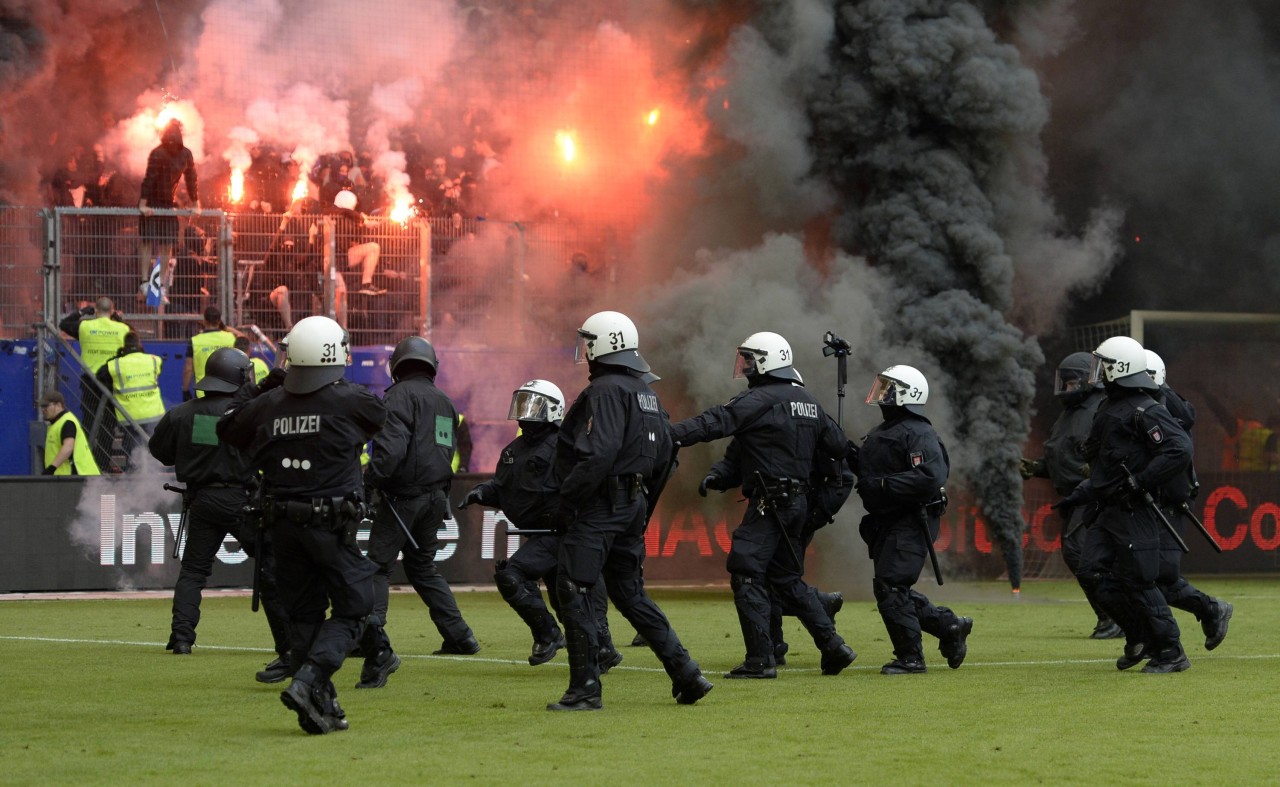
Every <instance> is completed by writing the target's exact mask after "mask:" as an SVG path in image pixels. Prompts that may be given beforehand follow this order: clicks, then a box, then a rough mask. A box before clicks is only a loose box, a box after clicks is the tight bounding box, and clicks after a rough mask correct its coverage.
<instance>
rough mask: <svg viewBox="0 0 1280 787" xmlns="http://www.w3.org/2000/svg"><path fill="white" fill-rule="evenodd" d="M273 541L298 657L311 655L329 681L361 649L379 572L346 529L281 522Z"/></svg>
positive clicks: (311, 659)
mask: <svg viewBox="0 0 1280 787" xmlns="http://www.w3.org/2000/svg"><path fill="white" fill-rule="evenodd" d="M272 536H273V538H272V544H273V546H274V547H275V550H276V571H277V576H276V581H277V583H278V585H279V589H280V598H281V600H282V601H283V602H284V606H285V610H286V611H287V612H288V614H289V620H290V622H291V623H292V624H293V631H294V648H293V652H294V654H295V655H296V654H306V657H305V661H309V662H311V663H313V664H315V665H316V668H317V670H318V671H319V672H320V673H321V674H322V677H324V678H325V679H326V680H327V679H328V678H329V677H330V676H332V675H333V673H335V672H337V671H338V669H339V668H340V667H341V666H342V662H343V660H344V659H346V657H347V654H348V653H350V652H351V651H352V649H354V648H355V645H356V642H357V639H358V638H359V636H360V630H361V627H362V626H363V625H364V622H365V619H366V618H368V617H369V614H370V613H371V612H373V575H374V574H375V573H377V570H378V567H377V566H376V565H374V564H373V562H372V561H370V560H368V559H366V558H365V556H364V555H362V554H360V550H359V549H357V548H356V546H355V545H354V544H349V543H346V541H345V539H344V536H343V533H342V529H341V526H330V525H325V526H324V527H312V526H310V525H305V526H304V525H297V524H294V523H293V522H289V521H284V522H277V524H276V525H275V529H274V531H273V533H272ZM331 605H332V611H331V613H330V614H329V617H328V618H327V619H326V618H325V612H326V610H328V609H329V608H330V606H331ZM302 661H303V659H299V662H300V663H301V662H302Z"/></svg>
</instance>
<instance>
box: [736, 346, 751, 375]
mask: <svg viewBox="0 0 1280 787" xmlns="http://www.w3.org/2000/svg"><path fill="white" fill-rule="evenodd" d="M755 373H756V356H755V353H753V352H751V351H750V350H738V354H737V356H736V357H735V358H734V360H733V379H735V380H741V379H743V378H745V377H746V376H747V375H749V374H755Z"/></svg>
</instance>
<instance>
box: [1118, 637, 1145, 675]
mask: <svg viewBox="0 0 1280 787" xmlns="http://www.w3.org/2000/svg"><path fill="white" fill-rule="evenodd" d="M1148 658H1150V654H1149V653H1147V644H1146V643H1145V642H1126V643H1124V654H1123V655H1122V656H1120V658H1118V659H1116V669H1118V670H1127V669H1129V668H1130V667H1135V666H1137V665H1139V664H1141V663H1142V662H1144V661H1146V660H1147V659H1148Z"/></svg>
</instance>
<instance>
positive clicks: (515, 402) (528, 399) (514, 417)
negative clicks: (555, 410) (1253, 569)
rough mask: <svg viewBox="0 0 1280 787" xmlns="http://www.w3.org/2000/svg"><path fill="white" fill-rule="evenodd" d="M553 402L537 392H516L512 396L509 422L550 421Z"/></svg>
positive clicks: (508, 416) (508, 414) (508, 415)
mask: <svg viewBox="0 0 1280 787" xmlns="http://www.w3.org/2000/svg"><path fill="white" fill-rule="evenodd" d="M551 405H552V402H551V400H550V399H548V398H547V397H546V396H543V395H542V394H540V393H537V392H535V391H516V392H515V393H513V394H512V395H511V410H510V412H508V413H507V420H508V421H550V420H551Z"/></svg>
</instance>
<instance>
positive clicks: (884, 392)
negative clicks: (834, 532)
mask: <svg viewBox="0 0 1280 787" xmlns="http://www.w3.org/2000/svg"><path fill="white" fill-rule="evenodd" d="M928 401H929V383H928V381H927V380H926V379H925V376H924V375H923V374H921V373H920V370H918V369H916V368H914V367H911V366H904V365H897V366H890V367H889V368H888V369H885V370H884V371H883V372H881V373H880V374H878V375H876V379H875V382H874V383H873V384H872V386H871V391H870V392H869V393H868V394H867V399H866V403H867V404H869V405H874V406H876V407H879V408H880V415H881V418H882V419H883V420H882V421H881V423H880V424H878V425H877V426H876V427H875V428H874V429H872V430H871V431H870V432H869V433H868V434H867V436H866V437H864V438H863V440H862V448H861V450H860V451H859V452H858V455H857V473H858V483H857V487H856V488H857V492H858V495H859V496H860V497H861V498H862V505H863V506H864V507H865V508H866V509H867V515H866V516H865V517H863V519H862V523H861V525H860V526H859V528H858V530H859V533H860V534H861V535H862V538H863V540H864V541H866V542H867V546H868V548H869V550H870V553H871V559H872V561H873V563H874V566H875V575H874V576H873V578H872V580H871V590H872V593H873V594H874V595H875V599H876V609H877V610H878V611H879V612H880V618H881V620H883V621H884V627H885V630H886V631H887V632H888V634H889V641H890V642H891V643H892V644H893V655H894V658H893V660H892V661H890V662H889V663H887V664H885V665H884V666H883V667H881V668H880V672H881V673H883V674H885V675H910V674H916V673H921V672H924V671H925V670H926V667H925V663H924V647H923V645H922V643H921V632H922V631H924V632H928V633H929V634H932V635H933V636H935V637H937V638H938V650H939V652H941V653H942V655H943V657H944V658H945V659H946V660H947V666H948V667H950V668H951V669H958V668H959V667H960V665H961V664H962V663H964V658H965V655H966V654H967V653H968V645H967V642H966V640H967V638H968V636H969V632H971V631H972V630H973V618H967V617H960V616H959V615H957V614H956V613H954V612H952V611H951V610H950V609H948V608H946V607H938V606H934V605H933V603H932V602H930V601H929V599H928V598H927V597H926V596H925V595H924V594H923V593H921V592H919V591H918V590H915V589H914V588H913V587H912V586H913V585H915V584H916V582H918V581H919V580H920V572H921V571H922V570H923V569H924V562H925V559H926V556H927V555H928V554H929V550H930V549H931V547H932V543H933V541H934V540H935V539H936V538H937V537H938V529H939V517H940V516H941V514H942V506H943V500H942V497H941V492H942V485H943V484H945V483H946V481H947V476H948V474H949V473H950V472H951V460H950V459H949V458H948V456H947V449H946V447H945V446H944V445H943V444H942V440H941V439H939V438H938V434H937V432H935V431H934V430H933V424H932V423H930V421H929V419H928V418H926V417H925V415H924V405H925V403H926V402H928Z"/></svg>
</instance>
